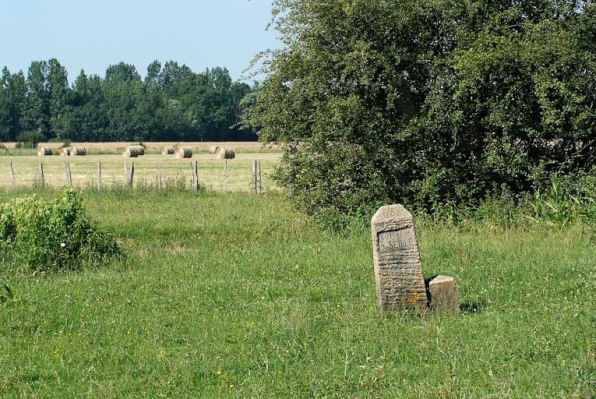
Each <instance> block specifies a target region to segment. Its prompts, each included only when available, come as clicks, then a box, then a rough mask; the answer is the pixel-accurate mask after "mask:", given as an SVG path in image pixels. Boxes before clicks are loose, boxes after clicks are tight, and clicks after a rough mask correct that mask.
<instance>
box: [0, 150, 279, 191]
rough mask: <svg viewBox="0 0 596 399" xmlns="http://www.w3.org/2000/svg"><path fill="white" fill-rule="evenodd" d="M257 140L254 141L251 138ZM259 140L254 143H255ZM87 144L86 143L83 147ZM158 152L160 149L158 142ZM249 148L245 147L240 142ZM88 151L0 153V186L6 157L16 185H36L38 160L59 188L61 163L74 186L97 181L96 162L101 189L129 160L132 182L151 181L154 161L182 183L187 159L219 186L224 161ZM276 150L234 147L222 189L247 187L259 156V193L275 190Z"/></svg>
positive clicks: (167, 182)
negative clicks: (79, 153)
mask: <svg viewBox="0 0 596 399" xmlns="http://www.w3.org/2000/svg"><path fill="white" fill-rule="evenodd" d="M256 144H259V143H256ZM259 145H260V144H259ZM87 148H90V147H87ZM159 148H160V151H161V147H159ZM245 148H249V147H245ZM90 152H91V154H92V155H88V156H84V157H74V156H70V157H62V156H55V155H54V156H47V157H38V156H35V155H25V156H9V155H2V154H1V153H0V188H4V189H6V188H10V187H11V186H12V180H11V177H10V169H9V164H10V162H12V164H13V170H14V175H15V180H16V186H17V187H33V186H36V185H39V182H40V171H39V169H40V168H39V165H40V163H42V164H43V168H44V176H45V185H46V186H50V187H61V186H65V185H66V184H67V182H66V174H65V170H64V162H69V163H70V168H71V173H72V178H73V185H74V186H75V187H91V186H93V187H95V186H96V184H97V164H98V162H101V165H102V185H103V186H104V187H106V188H110V187H117V186H123V185H124V184H125V182H126V178H125V172H124V164H125V162H128V165H129V166H130V164H131V163H132V162H134V164H135V178H134V184H135V187H144V186H156V185H157V176H158V169H159V165H160V164H161V165H162V176H163V182H164V186H166V187H167V186H177V187H180V186H182V185H186V186H188V187H190V184H191V180H192V175H191V171H190V163H191V162H193V163H194V162H195V161H197V162H198V169H199V184H200V185H201V186H202V187H205V188H207V189H212V190H215V191H223V188H224V187H223V182H224V161H223V160H219V159H217V158H216V156H215V155H212V154H209V153H206V152H200V153H198V154H197V153H195V155H194V156H193V157H192V159H176V158H174V156H172V155H161V154H152V153H149V154H148V155H145V156H142V157H139V158H130V159H125V158H123V157H122V156H121V155H93V151H92V150H91V151H90ZM280 157H281V154H279V153H274V152H264V153H258V152H240V153H238V154H237V155H236V159H233V160H228V179H227V189H228V191H234V192H250V191H251V190H252V161H253V160H260V161H261V169H262V187H263V192H267V191H272V190H275V189H276V186H275V185H274V183H273V181H272V180H271V178H270V176H269V175H270V173H271V172H272V171H273V168H274V166H275V165H276V164H277V162H279V159H280Z"/></svg>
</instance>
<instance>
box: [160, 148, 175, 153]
mask: <svg viewBox="0 0 596 399" xmlns="http://www.w3.org/2000/svg"><path fill="white" fill-rule="evenodd" d="M161 153H162V154H163V155H174V154H175V153H176V149H175V148H174V147H164V149H163V151H162V152H161Z"/></svg>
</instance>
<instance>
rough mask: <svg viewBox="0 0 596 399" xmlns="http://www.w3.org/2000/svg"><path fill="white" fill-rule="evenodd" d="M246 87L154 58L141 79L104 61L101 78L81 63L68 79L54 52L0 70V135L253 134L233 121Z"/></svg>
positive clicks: (221, 73)
mask: <svg viewBox="0 0 596 399" xmlns="http://www.w3.org/2000/svg"><path fill="white" fill-rule="evenodd" d="M252 92H253V89H252V88H251V87H250V86H249V85H247V84H245V83H239V82H233V81H232V78H231V77H230V74H229V72H228V70H227V69H225V68H213V69H207V70H206V71H204V72H202V73H194V72H193V71H192V70H191V69H190V68H188V67H187V66H186V65H182V66H180V65H178V63H176V62H174V61H169V62H166V63H165V65H163V66H162V64H161V63H160V62H158V61H154V62H153V63H151V65H150V66H149V68H148V71H147V76H146V78H145V79H144V80H143V79H142V77H141V75H140V74H139V73H138V72H137V70H136V68H135V67H134V66H133V65H129V64H125V63H120V64H117V65H110V66H109V67H108V68H107V71H106V74H105V77H104V78H101V77H100V76H97V75H87V74H86V73H85V72H84V71H81V73H80V74H79V75H78V76H77V77H76V79H75V80H74V82H73V83H72V85H71V84H69V81H68V73H67V71H66V69H65V68H64V67H63V66H62V65H61V64H60V63H59V62H58V60H56V59H51V60H49V61H36V62H33V63H31V66H30V68H29V70H28V72H27V75H26V76H25V75H24V74H23V72H18V73H11V72H10V71H9V70H8V68H6V67H5V68H4V69H3V70H2V75H1V76H0V141H15V140H19V141H29V142H36V141H41V140H74V141H131V140H153V141H155V140H164V141H183V140H184V141H206V140H256V139H257V137H256V135H255V134H254V132H253V131H251V130H250V129H240V128H239V127H238V123H239V122H240V117H241V115H242V112H243V108H242V100H243V99H244V97H246V96H247V95H249V94H251V93H252Z"/></svg>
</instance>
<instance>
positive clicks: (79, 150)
mask: <svg viewBox="0 0 596 399" xmlns="http://www.w3.org/2000/svg"><path fill="white" fill-rule="evenodd" d="M70 154H71V155H74V156H75V157H83V156H85V155H87V149H86V148H85V147H74V148H73V149H72V150H70Z"/></svg>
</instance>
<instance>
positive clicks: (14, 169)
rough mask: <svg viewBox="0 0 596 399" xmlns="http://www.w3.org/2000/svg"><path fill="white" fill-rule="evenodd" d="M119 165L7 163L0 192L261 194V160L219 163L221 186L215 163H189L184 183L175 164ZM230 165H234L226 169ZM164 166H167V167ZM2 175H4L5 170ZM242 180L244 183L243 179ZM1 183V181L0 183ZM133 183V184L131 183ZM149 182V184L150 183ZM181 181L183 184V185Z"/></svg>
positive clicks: (183, 178) (182, 175) (0, 171)
mask: <svg viewBox="0 0 596 399" xmlns="http://www.w3.org/2000/svg"><path fill="white" fill-rule="evenodd" d="M123 163H124V165H123V166H124V175H122V174H119V173H117V172H116V173H114V167H116V168H117V165H118V163H117V162H114V163H108V165H109V168H108V169H106V168H105V163H102V162H97V163H95V162H92V163H85V162H79V161H77V162H75V163H74V164H73V163H71V162H49V163H48V162H44V163H39V164H38V170H37V173H35V169H34V168H35V167H34V165H35V163H33V164H31V163H27V162H22V163H21V162H18V161H17V162H14V161H13V160H11V161H9V162H8V165H7V166H8V168H7V169H8V174H4V179H3V178H2V174H3V173H2V169H4V168H0V190H1V189H2V187H5V188H7V187H12V188H18V187H60V186H69V187H74V186H77V187H88V188H91V187H93V188H96V189H97V190H99V191H100V190H102V189H106V188H109V187H122V186H125V187H126V186H127V187H137V186H138V187H145V188H150V187H152V186H153V187H155V188H157V189H164V188H169V187H177V188H180V189H181V188H187V189H188V188H190V190H192V191H193V192H198V191H199V189H201V188H206V189H209V188H211V189H212V190H216V191H219V190H222V191H223V192H224V193H228V192H234V191H239V192H248V193H252V194H254V195H262V194H263V176H262V167H261V160H253V161H250V163H249V164H245V163H242V164H240V165H242V167H241V168H240V167H239V164H234V161H232V163H231V164H228V160H223V165H222V166H223V171H222V172H223V176H222V175H220V176H222V177H223V179H222V180H220V182H221V183H219V184H217V180H218V179H217V175H218V174H219V173H213V172H214V169H213V166H214V165H215V166H217V163H207V164H203V165H202V166H201V165H199V162H198V161H195V162H191V163H190V172H191V173H190V179H188V180H187V178H185V173H184V172H183V170H181V169H180V165H179V164H166V165H164V164H163V163H162V162H156V163H141V164H140V168H141V169H140V170H141V174H140V175H138V172H139V170H137V169H138V168H137V165H136V164H135V163H134V162H132V163H131V164H130V165H129V163H128V162H123ZM93 164H96V171H95V172H96V173H94V171H93V169H94V167H93V166H91V165H93ZM5 165H6V164H5ZM120 165H122V164H120ZM152 165H153V166H152ZM220 165H221V164H220ZM231 165H234V166H233V167H232V168H230V166H231ZM244 165H246V169H244ZM32 166H33V168H32ZM90 166H91V168H90ZM166 166H171V167H170V168H167V167H166ZM251 168H252V173H251ZM60 169H62V172H60ZM151 169H152V170H153V173H151ZM199 169H200V170H201V171H203V174H202V178H199V172H200V170H199ZM215 170H217V169H215ZM219 170H222V169H219ZM166 171H167V172H166ZM106 172H107V173H106ZM156 172H157V176H156ZM174 172H175V173H174ZM222 172H220V173H222ZM4 173H6V169H5V172H4ZM94 174H96V176H93V175H94ZM7 175H8V176H7ZM137 175H138V176H137ZM135 177H137V179H135ZM156 177H157V179H156ZM105 178H108V179H110V180H109V182H108V183H106V182H105ZM230 178H232V187H230V183H231V182H230ZM245 178H246V180H244V179H245ZM2 180H4V183H3V182H2ZM135 180H137V181H136V182H135ZM156 180H157V182H156ZM151 181H153V183H152V184H151ZM184 181H186V183H185V182H184ZM243 181H244V183H243ZM148 182H149V183H148ZM189 183H190V187H189ZM214 183H215V184H214ZM220 184H221V185H220Z"/></svg>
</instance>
